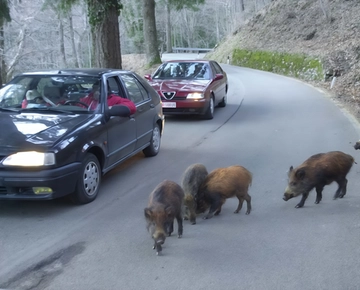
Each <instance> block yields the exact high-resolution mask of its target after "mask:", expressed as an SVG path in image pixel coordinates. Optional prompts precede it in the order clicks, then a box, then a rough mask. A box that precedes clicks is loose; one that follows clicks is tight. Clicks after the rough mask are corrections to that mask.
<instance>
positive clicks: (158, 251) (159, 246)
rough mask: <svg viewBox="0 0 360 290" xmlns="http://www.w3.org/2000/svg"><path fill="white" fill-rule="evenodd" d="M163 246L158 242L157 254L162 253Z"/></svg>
mask: <svg viewBox="0 0 360 290" xmlns="http://www.w3.org/2000/svg"><path fill="white" fill-rule="evenodd" d="M161 251H162V247H161V245H160V244H156V255H158V256H159V255H161Z"/></svg>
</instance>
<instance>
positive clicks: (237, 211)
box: [234, 196, 244, 213]
mask: <svg viewBox="0 0 360 290" xmlns="http://www.w3.org/2000/svg"><path fill="white" fill-rule="evenodd" d="M237 198H238V199H239V205H238V207H237V209H236V210H235V211H234V213H239V211H240V210H241V208H242V205H243V202H244V199H243V198H241V197H239V196H238V197H237Z"/></svg>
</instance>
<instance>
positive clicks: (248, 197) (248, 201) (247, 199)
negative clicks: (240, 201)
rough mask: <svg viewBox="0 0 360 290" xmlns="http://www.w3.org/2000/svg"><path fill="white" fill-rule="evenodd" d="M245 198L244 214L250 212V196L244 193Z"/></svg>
mask: <svg viewBox="0 0 360 290" xmlns="http://www.w3.org/2000/svg"><path fill="white" fill-rule="evenodd" d="M245 200H246V205H247V209H246V214H250V212H251V196H250V195H248V194H246V196H245Z"/></svg>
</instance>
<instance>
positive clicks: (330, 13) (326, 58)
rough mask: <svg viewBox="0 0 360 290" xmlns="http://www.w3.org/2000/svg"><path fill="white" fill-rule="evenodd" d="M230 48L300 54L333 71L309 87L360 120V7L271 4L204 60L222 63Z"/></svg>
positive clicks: (280, 0)
mask: <svg viewBox="0 0 360 290" xmlns="http://www.w3.org/2000/svg"><path fill="white" fill-rule="evenodd" d="M322 3H324V4H323V5H321V4H322ZM234 48H242V49H249V50H266V51H277V52H288V53H301V54H307V55H310V56H313V57H316V58H319V59H320V60H321V61H322V63H323V66H324V71H326V72H327V73H328V74H330V75H331V74H334V72H335V71H338V72H339V74H340V76H338V77H337V78H336V81H335V83H334V86H333V88H332V89H331V91H330V84H331V80H332V77H330V78H328V79H327V80H325V78H324V81H320V82H317V83H314V85H316V86H320V87H322V88H325V89H327V90H329V91H330V93H331V94H332V96H333V97H334V99H336V100H337V101H338V103H340V104H342V105H343V106H344V107H346V108H347V109H348V110H349V111H350V112H351V113H352V114H353V115H354V116H355V117H356V118H357V119H358V120H359V119H360V67H359V60H360V2H359V1H358V0H322V1H319V0H274V1H273V2H272V3H271V4H270V5H269V6H267V7H266V8H265V9H263V10H262V11H260V12H259V13H258V14H256V15H255V16H254V17H253V18H252V19H250V20H249V21H247V23H246V24H245V25H243V26H241V27H240V28H239V29H238V30H237V31H236V32H235V33H234V34H233V35H231V36H228V37H227V38H226V39H224V41H223V42H222V43H221V44H219V45H218V46H217V48H216V49H215V51H214V52H212V53H211V54H208V55H207V58H211V59H215V60H217V61H219V62H221V63H226V60H227V57H228V56H229V57H230V63H231V55H232V51H233V49H234Z"/></svg>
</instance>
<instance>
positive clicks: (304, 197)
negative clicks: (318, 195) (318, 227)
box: [295, 192, 309, 208]
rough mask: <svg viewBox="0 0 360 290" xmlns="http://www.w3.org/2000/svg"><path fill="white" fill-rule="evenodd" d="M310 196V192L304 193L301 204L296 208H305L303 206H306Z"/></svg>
mask: <svg viewBox="0 0 360 290" xmlns="http://www.w3.org/2000/svg"><path fill="white" fill-rule="evenodd" d="M308 196H309V192H307V193H303V195H302V198H301V200H300V202H299V203H298V204H297V205H296V206H295V208H300V207H303V206H304V203H305V200H306V199H307V197H308Z"/></svg>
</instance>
